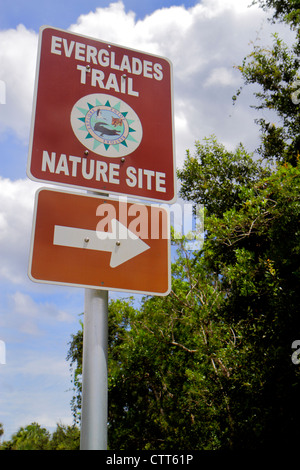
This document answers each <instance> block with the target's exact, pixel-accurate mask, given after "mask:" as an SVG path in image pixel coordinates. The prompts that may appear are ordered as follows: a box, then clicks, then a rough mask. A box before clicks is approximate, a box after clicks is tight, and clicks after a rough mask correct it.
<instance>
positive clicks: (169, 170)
mask: <svg viewBox="0 0 300 470" xmlns="http://www.w3.org/2000/svg"><path fill="white" fill-rule="evenodd" d="M36 74H37V75H36V81H35V96H34V104H33V113H32V124H31V135H30V145H29V155H28V165H27V174H28V176H29V178H31V179H33V180H36V181H44V182H48V183H54V184H61V185H67V186H71V187H77V188H83V189H88V190H93V191H99V192H102V193H109V194H126V195H128V196H132V197H137V198H139V199H140V198H141V199H148V200H153V201H161V202H168V203H172V202H174V201H175V200H176V189H175V186H176V184H175V181H176V178H175V150H174V137H173V136H174V133H173V90H172V65H171V63H170V62H169V60H168V59H166V58H163V57H159V56H154V55H150V54H147V53H143V52H139V51H135V50H132V49H128V48H124V47H121V46H117V45H115V44H112V43H107V42H103V41H99V40H97V39H93V38H89V37H85V36H82V35H78V34H75V33H70V32H68V31H63V30H60V29H56V28H52V27H49V26H43V27H42V28H41V30H40V37H39V50H38V60H37V72H36Z"/></svg>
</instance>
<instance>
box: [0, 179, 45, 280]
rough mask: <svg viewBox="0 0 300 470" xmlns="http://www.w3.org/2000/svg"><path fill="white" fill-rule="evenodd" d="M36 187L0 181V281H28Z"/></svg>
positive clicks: (34, 185) (20, 181) (18, 182)
mask: <svg viewBox="0 0 300 470" xmlns="http://www.w3.org/2000/svg"><path fill="white" fill-rule="evenodd" d="M36 189H37V184H36V183H34V182H32V181H29V180H17V181H11V180H9V179H8V178H1V177H0V200H1V205H0V259H1V264H0V279H1V278H2V280H9V281H11V282H13V283H22V282H24V280H25V279H26V273H27V265H28V255H29V247H30V235H31V226H32V213H33V205H34V193H35V191H36Z"/></svg>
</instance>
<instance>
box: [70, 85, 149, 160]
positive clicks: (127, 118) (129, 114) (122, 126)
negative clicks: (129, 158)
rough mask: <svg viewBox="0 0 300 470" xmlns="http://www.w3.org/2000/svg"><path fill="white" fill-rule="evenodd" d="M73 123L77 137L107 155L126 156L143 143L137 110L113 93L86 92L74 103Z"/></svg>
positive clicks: (98, 152) (100, 153)
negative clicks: (87, 93) (88, 93)
mask: <svg viewBox="0 0 300 470" xmlns="http://www.w3.org/2000/svg"><path fill="white" fill-rule="evenodd" d="M71 126H72V129H73V132H74V134H75V136H76V137H77V139H78V140H79V141H80V142H81V143H82V144H83V145H84V146H85V147H86V148H88V149H89V150H91V151H93V152H95V153H97V154H98V155H101V156H104V157H111V158H117V157H125V156H126V155H129V154H130V153H132V152H134V150H136V149H137V147H138V146H139V145H140V143H141V140H142V137H143V130H142V124H141V121H140V120H139V118H138V115H137V114H136V113H135V112H134V110H133V109H132V108H131V107H130V106H129V105H128V104H126V103H125V102H124V101H122V100H120V99H118V98H116V97H114V96H110V95H105V94H92V95H87V96H84V97H82V98H80V100H78V101H77V103H75V105H74V106H73V109H72V112H71Z"/></svg>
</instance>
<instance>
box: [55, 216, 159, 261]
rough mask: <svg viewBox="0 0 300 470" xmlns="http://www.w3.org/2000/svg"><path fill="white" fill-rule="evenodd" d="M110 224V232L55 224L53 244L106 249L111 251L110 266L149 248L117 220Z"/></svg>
mask: <svg viewBox="0 0 300 470" xmlns="http://www.w3.org/2000/svg"><path fill="white" fill-rule="evenodd" d="M111 225H112V232H100V231H97V230H87V229H83V228H76V227H65V226H63V225H55V226H54V237H53V245H61V246H68V247H72V248H83V249H87V250H97V251H108V252H110V253H111V258H110V266H111V267H112V268H115V267H117V266H119V265H120V264H122V263H125V261H128V260H130V259H131V258H134V257H135V256H137V255H140V254H141V253H143V252H144V251H146V250H149V248H150V246H149V245H147V244H146V243H145V242H143V240H141V239H140V238H139V237H138V236H137V235H135V234H134V233H133V232H131V231H130V230H129V229H128V228H127V227H125V226H124V225H123V224H121V223H120V222H119V221H118V220H116V219H112V221H111Z"/></svg>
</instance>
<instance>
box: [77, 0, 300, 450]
mask: <svg viewBox="0 0 300 470" xmlns="http://www.w3.org/2000/svg"><path fill="white" fill-rule="evenodd" d="M260 3H261V4H262V5H264V6H270V5H271V4H272V5H275V6H277V10H276V15H277V16H276V15H275V19H276V18H280V19H284V20H285V21H291V19H292V25H293V26H294V27H295V26H296V24H297V23H296V18H297V14H298V13H297V11H296V10H297V9H295V7H296V3H294V2H276V1H273V2H271V1H267V0H266V1H261V2H260ZM281 5H282V8H281ZM291 6H292V7H293V8H290V7H291ZM284 8H286V10H285V9H284ZM293 13H295V14H293ZM284 15H285V16H284ZM298 53H299V48H298V43H297V42H296V43H295V45H294V47H293V48H292V49H290V48H287V46H286V45H285V44H283V42H282V41H281V40H280V39H279V38H278V36H274V44H273V48H272V49H269V50H264V49H263V48H258V47H255V48H254V51H253V53H252V54H250V56H248V57H247V58H245V60H244V62H243V64H242V65H241V66H240V67H239V69H240V71H241V73H242V76H243V77H244V79H245V83H246V84H250V83H253V84H257V85H259V86H260V91H259V92H258V93H256V97H257V98H258V99H259V100H260V101H259V105H257V106H256V107H257V111H258V112H259V110H261V109H264V110H266V109H271V110H272V111H273V113H275V115H276V116H278V117H279V119H280V120H281V121H280V125H279V124H276V125H275V124H274V125H273V124H272V122H271V121H267V119H266V118H264V119H260V120H258V122H259V123H260V125H261V132H262V134H261V135H262V145H261V147H260V150H259V152H260V153H259V157H260V158H259V159H258V158H254V156H253V155H251V154H249V153H248V152H247V151H246V149H245V148H244V147H243V146H242V145H239V146H238V147H237V149H236V150H235V151H234V152H232V151H231V152H229V151H227V150H226V148H225V147H224V146H223V145H221V144H220V143H219V142H218V141H217V139H216V138H215V137H210V138H206V139H204V142H197V143H196V148H195V153H194V154H193V155H191V152H189V151H188V152H187V158H186V160H185V163H184V167H183V168H182V170H180V171H179V172H178V177H179V179H180V181H181V196H182V197H183V198H185V199H187V200H189V201H193V202H195V203H202V204H204V206H205V229H206V239H205V243H204V247H203V249H202V250H201V251H200V252H192V253H191V252H189V251H188V250H186V246H185V240H182V242H180V243H179V245H178V255H177V259H176V261H175V262H174V263H173V266H172V291H171V293H170V295H169V296H167V297H162V298H160V297H146V298H145V299H144V300H143V302H142V303H141V306H140V308H138V309H137V308H133V306H132V304H130V303H128V302H125V301H122V302H121V301H117V302H112V303H111V304H110V310H109V317H110V325H109V327H110V339H109V445H110V447H111V448H112V449H126V450H127V449H139V450H140V449H161V450H176V449H183V448H184V449H194V450H195V449H228V448H231V449H265V448H268V449H270V448H280V447H290V448H291V447H292V446H295V445H297V444H298V442H299V437H300V435H299V430H298V422H299V418H300V412H299V407H298V405H297V403H298V396H299V392H300V370H299V368H297V367H296V366H295V364H294V363H293V362H292V360H291V355H292V352H293V351H292V349H291V346H292V343H293V341H294V340H295V339H297V338H296V337H295V335H296V336H297V334H298V332H299V331H300V311H299V310H300V298H299V280H300V231H299V226H300V225H299V222H300V220H299V219H300V217H299V216H300V201H299V193H300V192H299V189H300V164H299V149H300V147H299V146H298V142H300V139H299V130H298V129H299V117H298V111H299V109H298V108H297V106H296V105H295V103H293V101H292V99H291V93H292V91H293V90H294V88H293V86H292V83H293V81H294V80H295V79H296V77H297V69H298ZM73 353H74V351H73ZM76 357H77V360H78V355H76ZM79 367H80V364H79ZM79 370H80V369H79Z"/></svg>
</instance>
